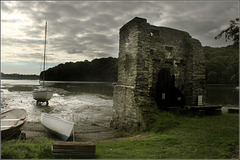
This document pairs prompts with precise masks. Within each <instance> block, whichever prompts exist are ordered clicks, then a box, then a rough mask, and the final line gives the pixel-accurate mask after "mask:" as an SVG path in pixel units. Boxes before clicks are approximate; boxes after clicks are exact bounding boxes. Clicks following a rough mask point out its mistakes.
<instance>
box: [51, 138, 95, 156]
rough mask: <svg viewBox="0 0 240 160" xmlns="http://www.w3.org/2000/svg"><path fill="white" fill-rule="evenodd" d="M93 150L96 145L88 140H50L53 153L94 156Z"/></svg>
mask: <svg viewBox="0 0 240 160" xmlns="http://www.w3.org/2000/svg"><path fill="white" fill-rule="evenodd" d="M95 152H96V145H95V144H93V143H90V142H65V141H53V142H52V154H54V155H78V156H83V157H94V156H95Z"/></svg>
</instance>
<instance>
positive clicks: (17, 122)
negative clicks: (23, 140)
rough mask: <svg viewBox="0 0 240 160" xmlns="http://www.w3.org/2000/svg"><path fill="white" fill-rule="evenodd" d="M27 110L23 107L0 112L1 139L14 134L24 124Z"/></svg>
mask: <svg viewBox="0 0 240 160" xmlns="http://www.w3.org/2000/svg"><path fill="white" fill-rule="evenodd" d="M26 119H27V112H26V110H24V109H11V110H8V111H6V112H3V113H1V139H2V140H4V139H7V138H10V137H12V136H13V135H15V134H16V133H17V132H18V131H19V130H20V129H21V127H22V126H23V125H24V124H25V122H26Z"/></svg>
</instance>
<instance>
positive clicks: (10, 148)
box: [1, 138, 53, 159]
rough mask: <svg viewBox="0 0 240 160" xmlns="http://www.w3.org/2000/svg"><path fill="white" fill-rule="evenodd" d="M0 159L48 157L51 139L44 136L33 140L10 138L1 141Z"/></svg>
mask: <svg viewBox="0 0 240 160" xmlns="http://www.w3.org/2000/svg"><path fill="white" fill-rule="evenodd" d="M1 158H2V159H50V158H53V157H52V155H51V141H49V140H48V139H46V138H38V139H35V140H27V141H25V142H23V141H22V140H10V141H3V142H2V143H1Z"/></svg>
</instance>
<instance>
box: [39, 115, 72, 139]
mask: <svg viewBox="0 0 240 160" xmlns="http://www.w3.org/2000/svg"><path fill="white" fill-rule="evenodd" d="M41 123H42V125H43V127H44V128H46V129H47V130H48V131H49V132H50V133H51V134H54V135H56V136H57V137H58V138H60V139H61V140H64V141H67V140H68V139H69V137H71V136H72V134H73V129H74V122H71V121H67V120H64V119H61V118H58V117H54V116H52V115H50V114H46V113H42V114H41Z"/></svg>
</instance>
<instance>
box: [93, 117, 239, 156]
mask: <svg viewBox="0 0 240 160" xmlns="http://www.w3.org/2000/svg"><path fill="white" fill-rule="evenodd" d="M159 116H162V117H164V118H165V120H163V121H160V120H159V121H156V122H155V124H153V125H152V130H153V131H154V132H150V133H145V134H141V136H135V137H130V138H123V139H118V140H110V141H104V142H100V143H98V144H97V158H101V159H108V158H110V159H136V158H137V159H206V158H207V159H225V158H239V157H238V155H239V153H238V148H237V147H238V145H239V143H238V142H239V137H238V135H239V126H238V122H239V119H238V114H232V115H230V114H223V115H218V116H205V117H189V116H180V115H174V114H171V113H162V114H160V115H159ZM167 117H169V119H168V118H167ZM171 119H174V120H173V121H169V120H171Z"/></svg>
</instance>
